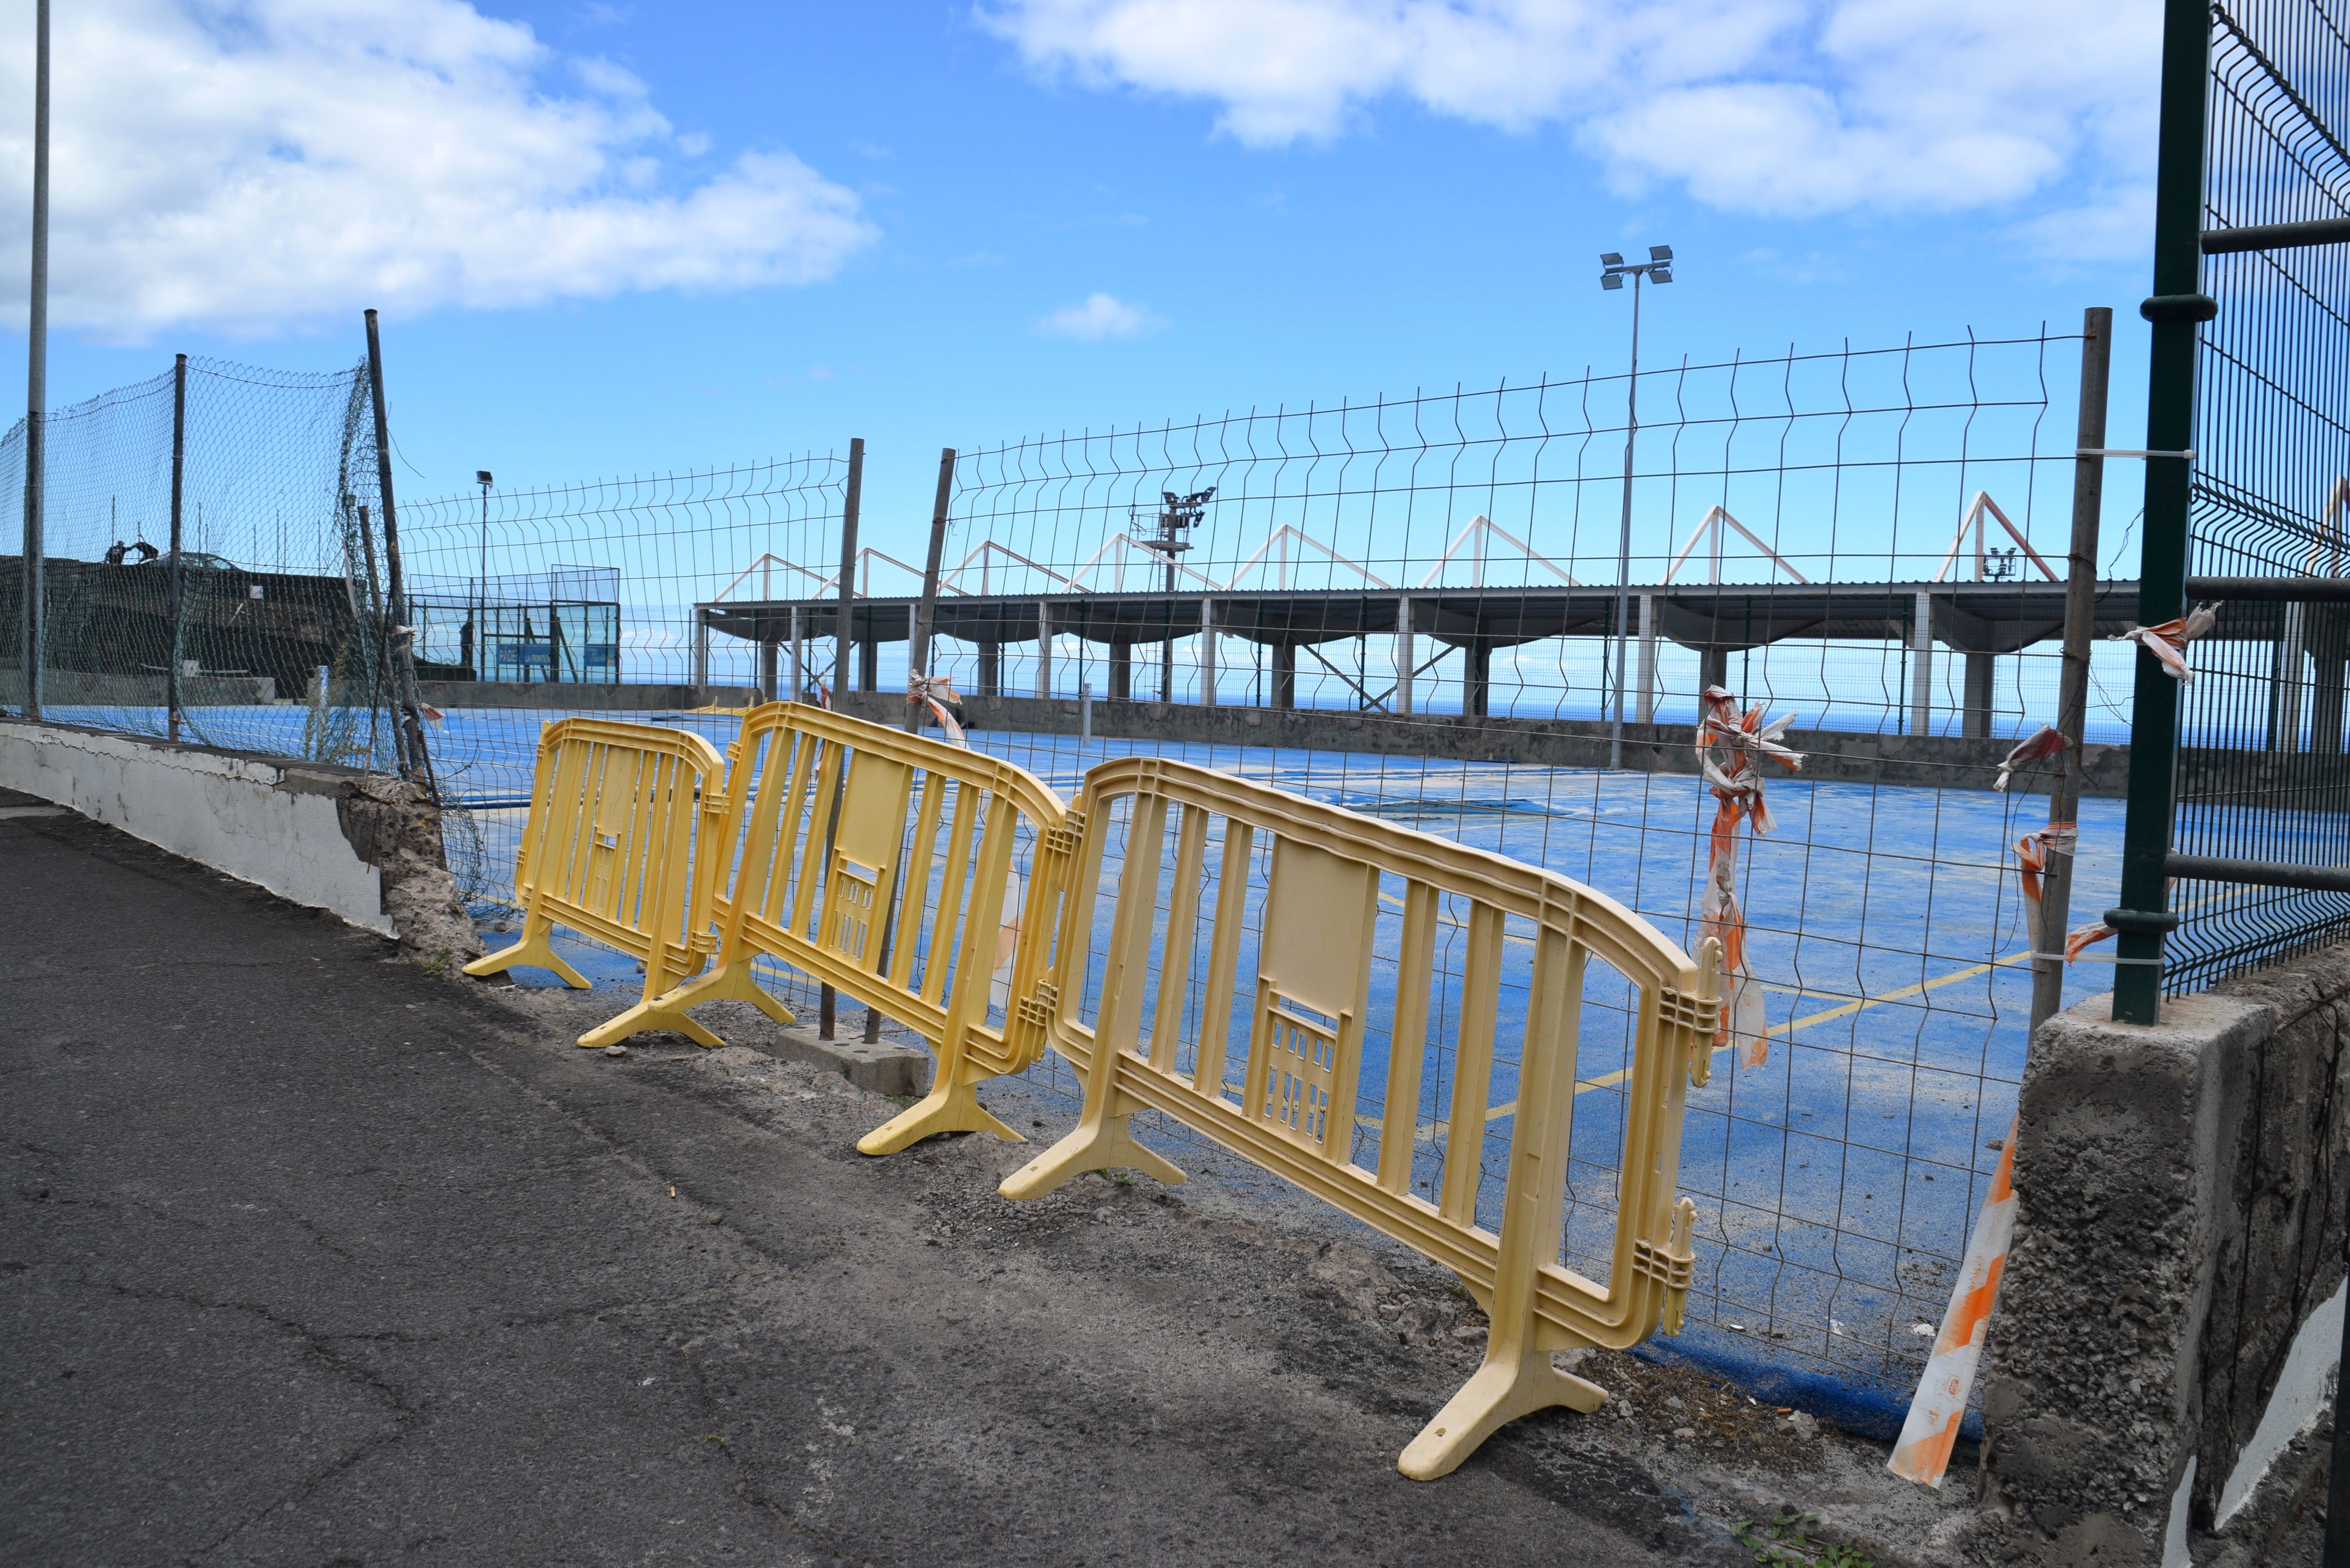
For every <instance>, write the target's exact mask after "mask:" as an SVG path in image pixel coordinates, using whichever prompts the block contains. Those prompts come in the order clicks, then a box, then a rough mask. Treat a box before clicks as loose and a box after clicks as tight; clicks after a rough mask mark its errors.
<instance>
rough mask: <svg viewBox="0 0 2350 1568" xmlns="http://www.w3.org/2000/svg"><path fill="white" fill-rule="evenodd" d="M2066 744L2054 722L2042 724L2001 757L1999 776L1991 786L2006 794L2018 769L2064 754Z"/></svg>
mask: <svg viewBox="0 0 2350 1568" xmlns="http://www.w3.org/2000/svg"><path fill="white" fill-rule="evenodd" d="M2064 745H2065V741H2064V732H2063V731H2061V730H2059V729H2058V728H2057V727H2056V726H2055V725H2054V724H2043V725H2041V726H2040V728H2038V729H2037V730H2034V731H2033V732H2032V733H2031V734H2029V735H2027V736H2026V737H2024V739H2023V740H2022V741H2021V742H2017V744H2016V748H2015V750H2013V751H2012V752H2010V753H2007V755H2006V756H2004V757H2002V758H2001V759H2000V763H1999V777H1997V778H1995V779H1993V780H1992V781H1991V788H1993V789H1995V790H1998V791H2000V792H2001V793H2002V794H2005V793H2006V791H2007V781H2008V780H2009V779H2010V778H2011V777H2012V776H2013V775H2014V773H2015V770H2016V769H2018V768H2022V767H2029V766H2031V765H2032V764H2033V763H2043V762H2046V761H2047V760H2048V759H2049V758H2050V757H2054V756H2062V755H2063V754H2064Z"/></svg>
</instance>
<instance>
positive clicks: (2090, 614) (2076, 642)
mask: <svg viewBox="0 0 2350 1568" xmlns="http://www.w3.org/2000/svg"><path fill="white" fill-rule="evenodd" d="M2113 358H2114V313H2113V311H2112V310H2111V309H2109V308H2108V307H2106V306H2102V305H2099V306H2091V307H2090V308H2089V309H2088V310H2087V311H2086V312H2085V313H2084V314H2083V316H2082V318H2081V415H2080V436H2079V440H2078V441H2076V442H2075V443H2074V451H2075V452H2078V453H2079V454H2080V455H2079V456H2077V457H2075V458H2074V461H2073V545H2072V551H2071V562H2070V565H2069V566H2067V567H2066V568H2065V576H2064V663H2063V666H2062V669H2061V672H2060V674H2059V675H2058V678H2057V683H2056V729H2057V732H2058V733H2060V734H2062V735H2063V736H2064V762H2063V765H2062V766H2061V767H2060V768H2059V770H2058V772H2057V774H2056V778H2055V781H2054V784H2052V785H2051V786H2050V788H2049V791H2048V826H2049V827H2050V828H2051V829H2052V830H2054V829H2067V830H2069V829H2070V828H2071V827H2072V826H2073V825H2074V821H2075V820H2076V819H2077V817H2078V815H2079V812H2080V804H2081V739H2082V735H2083V734H2084V732H2085V731H2086V729H2087V727H2088V714H2089V644H2090V641H2091V640H2092V639H2094V638H2095V635H2096V629H2097V520H2098V517H2099V516H2100V514H2102V513H2103V511H2104V509H2105V504H2106V460H2105V457H2104V455H2103V453H2104V451H2105V445H2106V388H2107V386H2108V384H2109V382H2110V380H2111V373H2112V370H2113ZM2092 453H2095V454H2097V455H2094V456H2093V455H2091V454H2092ZM2068 840H2069V834H2067V835H2066V836H2065V837H2064V838H2062V839H2060V840H2059V841H2058V842H2057V843H2055V844H2054V845H2052V846H2050V851H2049V855H2048V870H2047V873H2046V875H2045V877H2043V879H2042V883H2041V892H2040V934H2039V937H2038V939H2037V940H2035V941H2034V942H2033V949H2034V951H2035V956H2034V957H2033V961H2032V969H2033V979H2032V1027H2033V1028H2034V1029H2037V1028H2039V1027H2040V1025H2041V1024H2042V1023H2043V1022H2044V1021H2046V1020H2047V1019H2048V1018H2050V1017H2051V1016H2053V1015H2054V1013H2055V1012H2057V1011H2058V1010H2059V1009H2061V1008H2062V1007H2063V1006H2064V933H2065V930H2066V929H2068V928H2069V927H2070V926H2071V925H2072V921H2073V847H2072V845H2071V844H2070V842H2069V841H2068Z"/></svg>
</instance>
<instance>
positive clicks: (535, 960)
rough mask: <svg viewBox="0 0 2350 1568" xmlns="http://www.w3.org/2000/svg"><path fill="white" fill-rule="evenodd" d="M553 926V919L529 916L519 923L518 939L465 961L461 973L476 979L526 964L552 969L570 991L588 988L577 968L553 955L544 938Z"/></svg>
mask: <svg viewBox="0 0 2350 1568" xmlns="http://www.w3.org/2000/svg"><path fill="white" fill-rule="evenodd" d="M554 929H555V922H554V921H553V920H549V919H541V918H540V917H538V916H536V915H532V916H529V917H527V918H525V919H524V921H523V923H522V940H520V941H518V942H516V943H515V945H514V946H512V947H510V948H505V949H502V950H499V951H497V952H494V953H484V955H483V956H482V957H480V958H477V959H475V960H474V961H473V962H471V963H469V964H467V965H466V966H465V972H466V973H467V974H470V975H473V976H475V977H476V978H478V977H480V976H482V975H485V974H504V972H505V971H508V970H510V969H512V968H514V967H515V965H516V964H527V965H528V966H529V967H531V968H532V969H544V970H551V971H554V972H555V974H556V976H558V977H559V978H560V979H561V980H562V981H563V983H564V984H566V985H567V986H569V987H570V988H571V989H572V990H574V991H586V990H587V989H589V987H588V984H587V981H586V980H585V979H584V978H582V977H581V975H580V973H579V971H577V970H576V969H573V968H572V967H571V966H570V965H569V964H567V963H565V962H564V961H562V960H561V959H559V958H557V957H556V954H555V947H554V944H553V943H552V942H551V941H549V940H548V936H549V934H550V933H551V932H552V931H553V930H554Z"/></svg>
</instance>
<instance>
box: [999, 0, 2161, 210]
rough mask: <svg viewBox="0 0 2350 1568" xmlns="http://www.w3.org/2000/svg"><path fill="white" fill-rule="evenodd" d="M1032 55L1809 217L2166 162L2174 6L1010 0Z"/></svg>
mask: <svg viewBox="0 0 2350 1568" xmlns="http://www.w3.org/2000/svg"><path fill="white" fill-rule="evenodd" d="M982 19H983V23H984V25H986V26H988V27H989V28H991V29H992V30H993V31H994V32H995V33H997V34H998V35H1000V36H1003V37H1004V38H1006V39H1008V40H1009V41H1010V42H1011V43H1012V44H1014V46H1015V47H1017V48H1018V49H1019V50H1020V52H1021V54H1022V55H1023V56H1024V57H1025V58H1026V59H1027V61H1028V62H1029V63H1030V64H1031V65H1032V66H1033V67H1035V68H1037V69H1038V70H1040V71H1042V72H1045V73H1046V74H1048V75H1053V76H1058V77H1065V78H1069V79H1073V80H1076V81H1077V82H1079V83H1081V84H1084V85H1086V86H1088V87H1093V88H1113V87H1120V86H1123V87H1127V88H1136V89H1139V90H1143V91H1148V92H1156V93H1165V94H1170V95H1175V96H1179V97H1188V98H1199V99H1208V100H1210V101H1212V102H1214V103H1215V104H1216V105H1217V106H1218V107H1219V118H1218V121H1217V124H1218V126H1219V128H1220V129H1221V130H1223V131H1225V132H1227V133H1229V134H1231V135H1232V136H1234V137H1236V138H1238V139H1239V140H1242V141H1243V142H1247V143H1251V144H1255V145H1280V144H1284V143H1288V142H1293V141H1297V140H1327V139H1330V138H1333V137H1336V136H1339V135H1342V134H1344V133H1345V132H1346V131H1347V130H1349V129H1350V128H1351V127H1353V126H1354V125H1355V124H1357V122H1358V121H1360V120H1361V119H1363V117H1364V116H1365V115H1367V113H1368V111H1369V109H1370V108H1371V107H1372V106H1373V105H1375V104H1378V103H1379V102H1381V101H1382V100H1404V101H1408V102H1412V103H1416V104H1418V105H1419V106H1420V107H1421V108H1423V109H1428V110H1430V111H1432V112H1434V113H1437V114H1441V115H1446V116H1450V117H1452V118H1456V119H1465V120H1469V121H1472V122H1475V123H1478V124H1483V125H1490V126H1494V127H1497V128H1500V129H1503V130H1527V129H1530V128H1533V127H1535V126H1538V125H1542V124H1545V123H1555V124H1559V125H1563V126H1565V127H1567V128H1568V129H1569V130H1571V131H1572V132H1573V133H1574V134H1575V138H1576V140H1577V141H1578V143H1579V144H1580V145H1581V146H1583V147H1584V148H1585V149H1586V150H1587V151H1589V152H1590V153H1592V154H1593V155H1594V156H1596V158H1597V159H1598V160H1599V161H1600V163H1601V165H1602V167H1603V168H1604V169H1605V170H1606V171H1607V174H1608V176H1609V178H1610V179H1611V180H1612V181H1613V182H1616V183H1617V184H1618V185H1619V186H1621V187H1623V188H1624V189H1626V190H1627V191H1632V192H1637V191H1638V190H1640V189H1643V188H1645V187H1648V186H1650V185H1653V184H1655V183H1657V182H1673V183H1679V184H1682V185H1685V186H1686V187H1687V188H1688V189H1689V190H1690V192H1691V193H1692V194H1694V195H1695V196H1697V197H1698V199H1699V200H1700V201H1703V202H1708V203H1710V204H1711V205H1715V206H1718V207H1723V208H1728V209H1731V210H1736V211H1743V212H1756V213H1773V214H1782V215H1806V214H1812V213H1823V212H1829V211H1838V210H1849V209H1858V208H1872V209H1878V210H1906V211H1929V212H1932V211H1954V210H1960V209H1965V208H1970V207H1981V206H1989V205H1996V204H2000V203H2012V202H2018V201H2020V200H2022V199H2024V198H2027V197H2031V196H2033V195H2035V194H2041V193H2044V192H2049V191H2051V190H2052V189H2053V188H2054V187H2055V186H2056V185H2057V184H2058V183H2059V182H2064V181H2067V180H2070V179H2074V178H2078V177H2079V176H2081V175H2082V174H2083V173H2084V171H2085V172H2086V174H2087V175H2088V177H2089V181H2088V182H2093V183H2096V184H2099V185H2113V184H2116V183H2122V184H2127V183H2134V182H2142V181H2143V180H2144V179H2145V177H2146V176H2147V175H2148V174H2150V172H2151V159H2152V147H2153V140H2154V139H2153V126H2154V102H2153V99H2154V88H2155V77H2156V70H2157V67H2158V61H2159V56H2160V26H2159V23H2160V15H2159V7H2158V5H2157V4H2156V3H2155V0H997V3H996V5H995V6H994V8H993V9H991V10H987V11H984V12H983V13H982Z"/></svg>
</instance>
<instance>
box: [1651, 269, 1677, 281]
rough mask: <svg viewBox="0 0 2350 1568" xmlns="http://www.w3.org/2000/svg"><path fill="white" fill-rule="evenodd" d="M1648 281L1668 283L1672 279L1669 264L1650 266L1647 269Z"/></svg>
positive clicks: (1671, 270)
mask: <svg viewBox="0 0 2350 1568" xmlns="http://www.w3.org/2000/svg"><path fill="white" fill-rule="evenodd" d="M1648 281H1649V282H1650V283H1670V282H1672V281H1673V269H1672V268H1670V267H1669V266H1659V267H1651V268H1649V269H1648Z"/></svg>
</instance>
